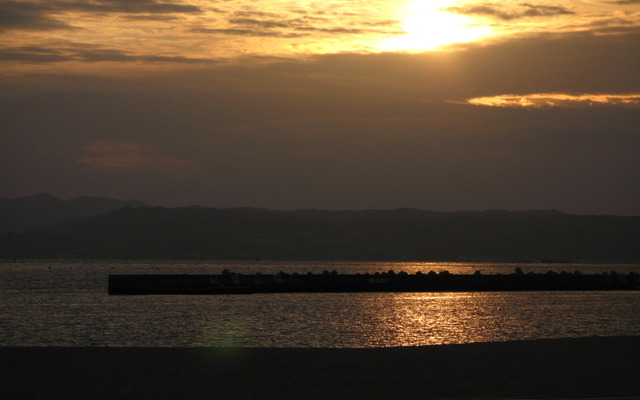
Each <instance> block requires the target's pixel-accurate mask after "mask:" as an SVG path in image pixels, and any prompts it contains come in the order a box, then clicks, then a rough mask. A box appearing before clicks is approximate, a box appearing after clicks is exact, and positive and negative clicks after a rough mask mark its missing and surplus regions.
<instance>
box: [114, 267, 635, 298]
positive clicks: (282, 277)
mask: <svg viewBox="0 0 640 400" xmlns="http://www.w3.org/2000/svg"><path fill="white" fill-rule="evenodd" d="M638 289H640V277H639V276H638V275H637V274H635V273H633V272H631V273H629V274H618V273H616V272H611V273H602V274H582V273H580V272H578V271H576V272H573V273H568V272H560V273H557V272H553V271H549V272H547V273H543V274H541V273H527V274H525V273H523V271H522V270H521V269H520V268H516V270H515V272H514V273H512V274H492V275H483V274H481V273H480V272H479V271H478V272H476V273H474V274H471V275H461V274H460V275H456V274H451V273H448V272H446V271H443V272H440V273H435V272H433V271H431V272H429V273H426V274H425V273H422V272H417V273H416V274H412V275H410V274H408V273H406V272H399V273H396V272H394V271H388V272H383V273H374V274H338V273H337V272H335V271H334V272H329V271H324V272H323V273H322V274H313V273H310V272H309V273H307V274H298V273H293V274H288V273H284V272H280V273H278V274H260V273H256V274H239V273H235V272H230V271H228V270H224V271H223V272H222V274H219V275H204V274H199V275H195V274H194V275H188V274H180V275H179V274H175V275H171V274H159V275H109V294H115V295H142V294H252V293H322V292H327V293H348V292H492V291H547V290H638Z"/></svg>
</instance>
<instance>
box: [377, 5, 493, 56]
mask: <svg viewBox="0 0 640 400" xmlns="http://www.w3.org/2000/svg"><path fill="white" fill-rule="evenodd" d="M450 6H452V2H450V1H426V0H416V1H414V2H412V3H410V4H409V5H408V6H407V9H406V15H405V17H403V18H402V24H401V27H402V29H403V30H404V31H405V32H406V33H405V34H404V35H399V36H394V37H393V38H390V39H388V40H386V41H385V42H384V43H383V45H382V48H383V49H384V50H388V51H394V50H407V51H421V50H436V49H438V48H439V47H442V46H446V45H449V44H454V43H467V42H472V41H475V40H479V39H481V38H482V37H485V36H488V35H489V34H490V33H491V29H490V28H489V27H487V26H482V25H480V24H479V22H478V21H477V20H475V19H473V18H471V17H468V16H465V15H459V14H454V13H451V12H448V11H445V9H446V7H450Z"/></svg>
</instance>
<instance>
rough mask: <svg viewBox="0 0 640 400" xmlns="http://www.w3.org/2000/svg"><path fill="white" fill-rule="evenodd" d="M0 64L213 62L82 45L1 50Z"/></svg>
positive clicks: (7, 48) (71, 44) (67, 44)
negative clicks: (3, 62) (5, 62)
mask: <svg viewBox="0 0 640 400" xmlns="http://www.w3.org/2000/svg"><path fill="white" fill-rule="evenodd" d="M0 61H19V62H25V63H52V62H70V61H82V62H88V63H95V62H120V63H131V62H138V63H180V64H203V63H211V62H212V61H211V60H208V59H202V58H190V57H184V56H176V55H155V54H135V53H131V52H126V51H122V50H117V49H110V48H102V47H100V46H92V45H85V44H82V43H64V44H62V45H60V46H59V47H56V48H49V47H42V46H21V47H5V48H0Z"/></svg>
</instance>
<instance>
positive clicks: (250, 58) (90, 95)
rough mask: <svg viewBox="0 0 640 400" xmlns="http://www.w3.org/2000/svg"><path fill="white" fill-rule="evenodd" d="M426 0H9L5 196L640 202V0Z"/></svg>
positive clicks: (379, 204)
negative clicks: (425, 23) (433, 42)
mask: <svg viewBox="0 0 640 400" xmlns="http://www.w3.org/2000/svg"><path fill="white" fill-rule="evenodd" d="M423 3H425V2H410V1H400V0H397V1H386V2H385V1H367V2H342V1H328V2H313V1H295V2H291V1H287V2H280V1H263V2H250V1H233V2H229V1H196V0H192V1H191V0H185V1H156V0H138V1H125V0H95V1H79V0H78V1H73V0H69V1H58V0H56V1H50V0H49V1H35V0H34V1H5V2H2V3H0V37H1V38H2V40H1V41H0V124H1V125H0V128H1V129H0V141H1V144H2V145H1V146H0V170H1V171H2V173H1V174H0V197H17V196H23V195H28V194H33V193H38V192H50V193H53V194H55V195H57V196H60V197H63V198H65V197H74V196H77V195H81V194H86V195H96V196H106V197H116V198H121V199H138V200H141V201H145V202H148V203H151V204H158V205H166V206H181V205H190V204H199V205H203V206H213V207H233V206H252V207H264V208H279V209H292V208H329V209H363V208H398V207H416V208H422V209H433V210H484V209H511V210H526V209H558V210H561V211H566V212H573V213H588V214H591V213H597V214H622V215H638V214H640V184H639V183H638V182H640V157H638V153H639V150H640V74H639V73H638V71H640V51H638V50H640V4H639V3H638V2H636V1H589V2H585V1H580V2H577V1H576V2H552V1H551V2H550V1H539V2H538V1H528V2H524V1H523V2H520V1H514V2H486V1H466V2H465V1H460V2H452V1H437V2H433V4H436V5H437V7H431V8H420V7H423V6H422V5H421V4H423ZM426 3H429V2H426ZM430 4H431V3H430ZM412 13H413V14H412ZM430 13H431V14H430ZM433 13H436V15H438V16H440V15H448V16H453V17H452V18H464V19H463V20H460V21H463V23H464V24H466V25H465V27H466V28H465V29H467V28H468V29H472V28H473V29H476V28H478V29H480V28H482V29H483V30H482V32H484V33H483V36H482V37H478V38H477V39H475V40H468V41H465V43H457V44H456V43H449V44H448V45H447V44H446V43H444V44H443V47H440V48H438V49H436V51H426V50H424V49H423V50H420V49H419V48H416V43H418V44H419V43H420V42H421V39H420V37H419V36H418V35H425V39H424V40H425V43H426V42H427V39H428V38H427V36H429V35H432V34H433V33H430V32H429V31H420V33H417V32H414V31H412V30H411V29H412V28H411V25H410V24H408V23H407V21H408V18H410V17H411V15H413V16H415V15H418V16H424V18H428V15H432V14H433ZM438 13H442V14H438ZM421 18H422V17H421ZM452 21H457V20H456V19H452ZM441 29H442V32H445V31H446V27H443V28H441ZM451 35H453V33H451ZM416 36H418V37H416ZM442 36H446V35H445V34H444V33H443V34H442ZM452 37H453V36H452ZM398 38H400V39H402V40H397V39H398ZM408 39H411V40H408ZM392 41H393V43H394V46H396V44H397V43H411V45H410V46H407V48H406V49H399V48H394V49H393V51H391V50H390V48H391V47H389V46H388V45H387V44H388V43H391V42H392ZM426 47H427V46H425V48H426ZM430 47H431V46H430Z"/></svg>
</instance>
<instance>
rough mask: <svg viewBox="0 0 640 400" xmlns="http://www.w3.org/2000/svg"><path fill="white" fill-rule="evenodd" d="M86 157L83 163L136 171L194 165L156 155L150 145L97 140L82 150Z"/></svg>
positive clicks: (83, 157) (83, 158) (167, 156)
mask: <svg viewBox="0 0 640 400" xmlns="http://www.w3.org/2000/svg"><path fill="white" fill-rule="evenodd" d="M82 152H83V153H84V156H82V157H81V158H80V160H79V161H80V162H81V163H85V164H92V165H96V166H99V167H104V168H121V169H135V170H158V169H174V168H182V167H186V166H190V165H192V164H193V163H192V162H191V161H187V160H180V159H178V158H176V157H175V156H173V155H160V154H155V153H154V148H153V146H152V145H151V144H148V143H131V142H116V141H102V140H96V141H93V142H92V143H91V144H88V145H86V146H85V147H83V148H82Z"/></svg>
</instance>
